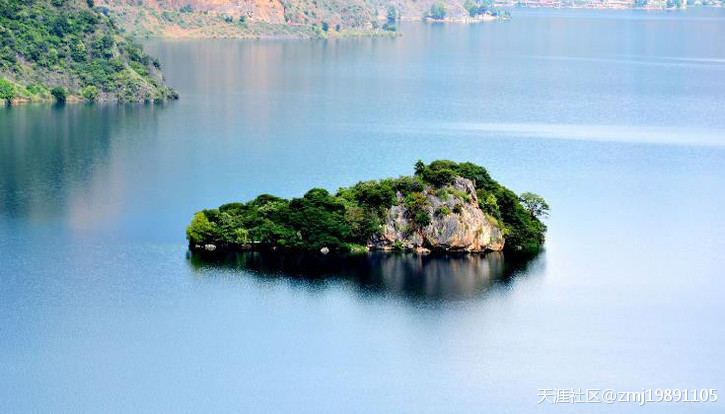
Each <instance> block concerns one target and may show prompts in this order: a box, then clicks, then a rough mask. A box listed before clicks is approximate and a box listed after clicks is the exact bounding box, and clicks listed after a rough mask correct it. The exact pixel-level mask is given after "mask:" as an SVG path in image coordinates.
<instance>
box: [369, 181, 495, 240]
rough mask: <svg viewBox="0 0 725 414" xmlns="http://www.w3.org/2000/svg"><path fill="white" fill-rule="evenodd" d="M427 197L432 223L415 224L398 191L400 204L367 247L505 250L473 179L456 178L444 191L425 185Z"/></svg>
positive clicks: (394, 208) (391, 210) (390, 213)
mask: <svg viewBox="0 0 725 414" xmlns="http://www.w3.org/2000/svg"><path fill="white" fill-rule="evenodd" d="M425 196H426V200H427V204H428V206H427V207H426V209H427V211H428V214H429V217H430V224H428V225H426V226H423V227H420V226H418V225H416V223H414V222H413V221H412V220H411V217H410V214H409V213H408V211H407V209H406V208H405V205H404V202H403V196H402V195H401V194H398V204H397V205H394V206H393V207H391V208H390V210H389V212H388V215H387V219H386V221H385V223H384V225H383V227H382V230H381V232H380V233H379V234H377V235H375V236H374V237H372V238H371V240H370V242H369V243H368V246H369V247H370V248H372V249H380V250H392V249H396V248H400V249H405V250H417V251H426V250H432V251H450V252H484V251H489V250H492V251H500V250H502V249H503V246H504V237H503V232H502V231H501V229H500V228H499V227H498V225H497V224H496V221H495V220H494V219H493V218H492V217H490V216H487V215H486V214H485V213H484V212H483V211H482V210H481V208H480V207H479V206H478V197H477V196H476V187H475V186H474V185H473V182H472V181H471V180H468V179H465V178H456V179H455V181H454V182H453V183H452V184H451V185H449V186H446V187H445V188H444V189H442V190H436V189H434V188H426V190H425Z"/></svg>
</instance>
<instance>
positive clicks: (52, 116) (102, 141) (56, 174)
mask: <svg viewBox="0 0 725 414" xmlns="http://www.w3.org/2000/svg"><path fill="white" fill-rule="evenodd" d="M163 109H164V107H163V106H155V105H111V104H109V105H101V104H98V105H60V106H58V105H53V106H49V105H24V106H19V107H13V108H7V109H5V110H0V125H2V128H0V213H2V216H9V217H12V218H21V219H30V220H36V221H38V220H46V219H49V218H55V217H58V216H62V215H64V214H65V213H68V214H71V215H72V214H73V212H72V210H73V208H74V207H75V206H76V204H77V201H78V200H87V199H89V198H91V197H90V196H89V194H88V193H89V192H92V191H93V189H94V188H96V187H97V186H100V187H101V188H108V187H109V182H113V181H114V180H113V178H114V177H112V176H111V175H112V171H113V167H114V163H115V162H116V161H117V160H116V159H114V156H116V157H117V156H118V154H117V153H118V152H119V151H118V147H119V145H120V146H122V147H123V146H125V145H133V143H134V142H133V141H134V137H139V135H144V134H139V131H141V130H143V131H148V130H151V131H153V130H154V129H155V128H154V126H155V124H156V122H157V116H158V114H159V112H160V111H162V110H163ZM146 135H148V133H147V134H146ZM118 137H122V138H123V139H121V140H119V139H118ZM145 138H146V137H145V136H142V137H140V138H139V139H145ZM119 141H120V142H119ZM121 152H122V151H121Z"/></svg>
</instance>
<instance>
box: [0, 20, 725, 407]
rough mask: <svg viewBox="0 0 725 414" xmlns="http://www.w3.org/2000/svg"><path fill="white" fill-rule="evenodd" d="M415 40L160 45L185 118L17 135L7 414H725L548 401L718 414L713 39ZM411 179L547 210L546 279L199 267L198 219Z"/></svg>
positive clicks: (0, 392)
mask: <svg viewBox="0 0 725 414" xmlns="http://www.w3.org/2000/svg"><path fill="white" fill-rule="evenodd" d="M402 31H403V33H404V35H403V36H402V37H400V38H397V39H387V38H384V39H345V40H339V41H260V42H243V41H232V40H217V41H208V40H204V41H188V40H177V41H149V42H148V43H147V48H148V49H149V50H150V51H151V52H152V53H153V54H155V55H157V56H159V57H160V59H161V61H162V63H163V65H164V68H165V72H166V74H167V80H168V83H169V84H170V85H172V86H173V87H175V88H176V89H177V90H178V91H179V93H180V94H181V100H180V101H178V102H175V103H171V104H168V105H165V106H134V105H128V106H117V105H96V106H86V105H67V106H65V107H51V106H22V107H14V108H10V109H4V110H0V263H1V265H0V282H1V283H0V412H39V411H40V412H47V411H70V412H76V411H87V412H99V411H101V412H129V411H145V412H179V411H237V412H240V411H241V412H365V413H370V412H416V413H419V412H482V411H485V412H513V413H520V412H533V411H555V412H576V413H580V412H635V411H636V412H652V413H665V412H677V413H679V412H701V411H702V412H721V411H722V410H723V405H722V402H721V401H720V402H717V403H680V404H676V403H657V404H654V403H651V404H647V405H645V406H644V407H638V406H637V405H635V404H627V403H617V404H615V405H604V404H587V405H583V404H577V405H571V404H565V405H554V404H550V403H542V404H537V402H538V401H539V399H540V397H539V396H538V395H537V394H539V390H540V389H550V388H575V389H576V388H582V389H587V388H598V389H607V388H611V389H614V390H616V391H640V390H641V388H643V387H644V388H679V389H684V388H687V389H693V388H697V389H700V388H708V389H709V388H717V389H720V390H722V392H723V393H725V374H724V372H725V370H723V367H725V350H724V349H723V346H722V344H723V342H724V341H725V328H724V327H723V324H722V323H721V319H722V315H723V313H724V311H725V304H724V303H725V302H723V292H724V291H725V281H723V276H724V272H723V260H722V257H723V256H722V250H723V247H725V216H724V215H723V214H722V206H723V205H725V192H723V188H725V99H723V97H725V43H723V42H721V41H720V39H723V36H725V9H690V10H687V11H685V12H676V13H664V12H663V13H645V12H635V11H622V12H610V11H583V10H578V11H576V10H575V11H571V10H569V11H567V10H554V11H545V10H535V11H526V10H516V12H515V15H514V19H512V20H511V21H510V22H500V23H493V24H482V25H471V26H466V25H434V24H422V23H405V24H403V25H402ZM419 158H421V159H424V160H426V161H431V160H434V159H439V158H447V159H453V160H459V161H473V162H476V163H480V164H482V165H485V166H486V167H487V168H488V169H489V171H490V173H491V174H492V176H494V177H495V178H496V179H498V180H499V181H501V182H502V183H503V184H505V185H507V186H508V187H510V188H512V189H513V190H515V191H517V192H522V191H534V192H536V193H539V194H541V195H543V196H544V197H545V198H546V199H547V200H548V201H549V203H550V205H551V206H552V215H551V218H550V219H549V220H548V222H547V224H548V226H549V229H550V230H549V233H548V240H547V245H546V250H545V251H544V252H543V253H542V254H540V255H539V256H537V257H536V258H534V259H533V260H531V261H530V262H528V263H526V264H524V265H516V266H513V265H511V263H510V261H506V259H505V258H498V257H493V256H488V257H485V258H475V259H471V258H465V257H464V258H462V257H452V258H436V259H421V258H417V257H415V256H396V257H392V258H376V259H371V260H372V261H371V262H369V263H368V264H364V265H361V266H363V267H362V268H358V267H353V268H351V267H345V266H343V267H340V266H337V267H335V266H333V267H331V268H329V269H327V270H326V271H327V272H328V273H329V274H326V277H320V275H319V274H318V275H312V276H310V275H306V274H301V273H300V272H297V270H296V269H298V268H296V267H294V266H292V267H290V266H289V265H287V264H280V263H278V262H276V261H275V260H274V259H269V258H266V259H249V260H248V259H246V258H242V259H239V260H235V261H232V262H228V263H227V264H226V265H224V264H205V263H198V262H197V261H195V260H193V259H192V258H190V257H188V255H187V251H186V243H185V240H184V228H185V226H186V224H187V223H188V222H189V221H190V219H191V216H192V215H193V213H194V212H195V211H197V210H199V209H202V208H205V207H213V206H217V205H219V204H221V203H224V202H229V201H244V200H247V199H250V198H252V197H254V196H255V195H257V194H258V193H262V192H268V193H272V194H276V195H279V196H285V197H291V196H298V195H301V194H302V193H303V192H304V191H305V190H306V189H308V188H310V187H313V186H318V187H324V188H328V189H330V190H334V189H336V188H337V187H339V186H346V185H350V184H353V183H355V182H356V181H358V180H362V179H373V178H380V177H386V176H397V175H401V174H409V173H410V172H411V171H412V166H413V163H414V162H415V160H417V159H419ZM361 269H362V270H361ZM302 273H304V272H302ZM721 400H722V398H721Z"/></svg>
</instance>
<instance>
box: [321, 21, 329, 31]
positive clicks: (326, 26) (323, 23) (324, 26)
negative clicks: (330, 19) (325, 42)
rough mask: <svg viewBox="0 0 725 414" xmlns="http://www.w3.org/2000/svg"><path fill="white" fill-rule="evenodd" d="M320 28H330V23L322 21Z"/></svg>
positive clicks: (325, 29)
mask: <svg viewBox="0 0 725 414" xmlns="http://www.w3.org/2000/svg"><path fill="white" fill-rule="evenodd" d="M322 30H323V31H325V32H326V31H328V30H330V24H329V23H327V22H322Z"/></svg>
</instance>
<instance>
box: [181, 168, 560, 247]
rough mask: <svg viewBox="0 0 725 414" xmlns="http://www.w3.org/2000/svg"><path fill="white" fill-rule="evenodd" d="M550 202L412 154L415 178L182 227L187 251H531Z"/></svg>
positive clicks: (236, 209) (258, 204) (203, 214)
mask: <svg viewBox="0 0 725 414" xmlns="http://www.w3.org/2000/svg"><path fill="white" fill-rule="evenodd" d="M548 210H549V206H548V204H547V203H546V201H545V200H544V199H543V198H541V197H540V196H538V195H536V194H533V193H524V194H522V195H521V197H520V196H518V195H517V194H516V193H514V192H513V191H511V190H509V189H508V188H506V187H504V186H502V185H501V184H499V183H498V182H496V181H495V180H493V179H492V178H491V176H490V175H489V174H488V172H487V171H486V169H485V168H483V167H481V166H478V165H475V164H472V163H468V162H466V163H456V162H453V161H434V162H432V163H430V164H428V165H426V164H424V163H423V162H422V161H418V162H417V163H416V165H415V174H414V175H413V176H403V177H399V178H387V179H383V180H376V181H362V182H359V183H357V184H355V185H354V186H352V187H347V188H340V189H339V190H338V191H337V192H336V193H335V194H331V193H330V192H328V191H327V190H324V189H320V188H315V189H312V190H310V191H308V192H307V193H305V194H304V195H303V196H302V197H299V198H293V199H291V200H286V199H283V198H279V197H275V196H272V195H268V194H263V195H260V196H258V197H257V198H255V199H254V200H252V201H249V202H247V203H229V204H224V205H222V206H220V207H219V208H216V209H208V210H202V211H199V212H197V213H196V214H195V215H194V217H193V219H192V222H191V224H190V225H189V226H188V227H187V230H186V235H187V239H188V240H189V246H190V248H191V249H192V250H207V251H216V250H219V251H226V250H247V249H253V248H260V249H261V248H273V249H283V250H285V249H289V250H309V251H320V250H324V251H337V252H349V251H364V250H366V249H368V248H385V249H402V250H412V249H425V250H443V251H485V250H501V249H502V248H504V247H505V248H506V249H509V250H516V251H536V250H538V249H539V248H540V247H541V245H542V244H543V243H544V235H545V233H546V226H545V225H544V223H543V222H542V221H541V219H542V218H543V217H544V216H546V215H547V214H548ZM504 240H505V243H504Z"/></svg>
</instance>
